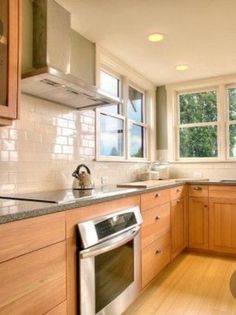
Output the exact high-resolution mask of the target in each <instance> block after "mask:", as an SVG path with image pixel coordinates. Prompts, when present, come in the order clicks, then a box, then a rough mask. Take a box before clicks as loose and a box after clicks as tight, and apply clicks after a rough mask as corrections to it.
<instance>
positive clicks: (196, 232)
mask: <svg viewBox="0 0 236 315" xmlns="http://www.w3.org/2000/svg"><path fill="white" fill-rule="evenodd" d="M188 224H189V235H188V237H189V247H190V248H199V249H208V198H205V197H191V198H189V208H188Z"/></svg>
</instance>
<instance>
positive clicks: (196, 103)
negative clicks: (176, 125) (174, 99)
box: [179, 91, 217, 124]
mask: <svg viewBox="0 0 236 315" xmlns="http://www.w3.org/2000/svg"><path fill="white" fill-rule="evenodd" d="M179 107H180V124H191V123H197V122H211V121H217V97H216V91H207V92H200V93H192V94H181V95H179Z"/></svg>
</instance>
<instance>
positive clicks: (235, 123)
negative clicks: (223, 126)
mask: <svg viewBox="0 0 236 315" xmlns="http://www.w3.org/2000/svg"><path fill="white" fill-rule="evenodd" d="M227 99H228V102H227V103H228V138H229V139H228V142H229V157H230V158H232V157H234V158H235V157H236V88H235V87H232V88H228V89H227Z"/></svg>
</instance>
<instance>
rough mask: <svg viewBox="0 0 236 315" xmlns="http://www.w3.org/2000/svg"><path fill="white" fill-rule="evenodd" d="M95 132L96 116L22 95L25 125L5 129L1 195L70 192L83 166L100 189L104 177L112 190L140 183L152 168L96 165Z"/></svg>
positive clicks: (0, 137)
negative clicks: (131, 182)
mask: <svg viewBox="0 0 236 315" xmlns="http://www.w3.org/2000/svg"><path fill="white" fill-rule="evenodd" d="M94 126H95V112H94V111H90V110H86V111H80V112H78V111H76V110H75V111H73V110H72V109H71V108H69V107H65V106H61V105H57V104H54V103H50V102H47V101H43V100H40V99H37V98H34V97H31V96H26V95H22V96H21V113H20V119H19V120H16V121H13V123H12V125H11V126H9V127H0V161H1V163H0V189H1V190H0V193H2V194H8V193H9V194H10V193H14V192H30V191H43V190H53V189H61V188H70V187H71V186H72V182H73V177H72V172H73V171H74V170H75V168H76V167H77V165H78V164H80V163H85V164H86V165H88V167H89V168H90V169H91V173H92V177H93V180H94V182H95V184H96V185H100V184H101V176H104V174H105V175H106V176H108V177H109V182H108V183H109V184H116V183H118V182H124V181H129V180H135V179H137V176H138V174H139V173H142V172H143V170H144V169H145V168H146V164H139V163H127V166H126V165H124V163H119V162H110V163H106V162H96V161H94V159H95V128H94ZM121 167H122V169H123V170H124V171H123V172H120V168H121Z"/></svg>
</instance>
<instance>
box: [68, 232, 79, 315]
mask: <svg viewBox="0 0 236 315" xmlns="http://www.w3.org/2000/svg"><path fill="white" fill-rule="evenodd" d="M66 258H67V260H66V266H67V312H68V314H69V315H77V314H78V312H77V307H78V305H77V304H78V295H77V285H78V283H77V281H78V274H77V249H76V239H75V237H71V238H67V239H66Z"/></svg>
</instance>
